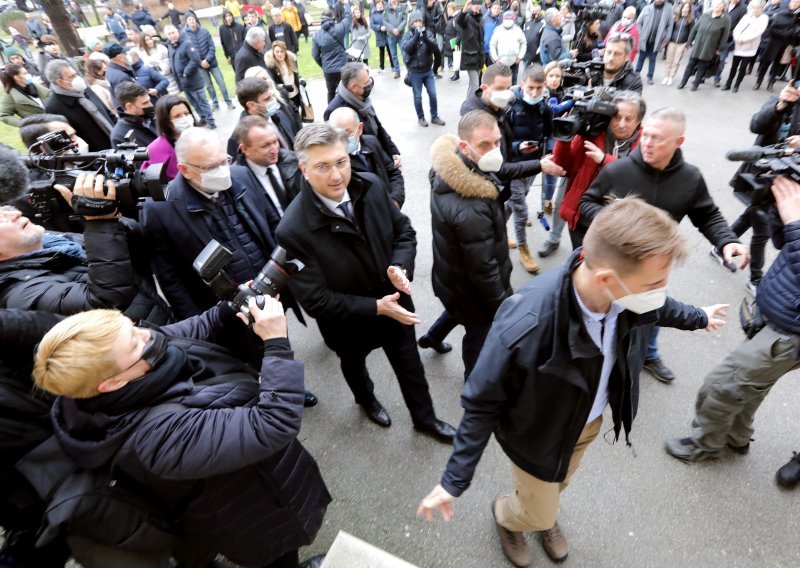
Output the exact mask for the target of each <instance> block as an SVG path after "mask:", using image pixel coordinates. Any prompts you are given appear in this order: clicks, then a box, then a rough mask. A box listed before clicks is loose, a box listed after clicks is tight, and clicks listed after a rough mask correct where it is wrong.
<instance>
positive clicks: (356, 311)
mask: <svg viewBox="0 0 800 568" xmlns="http://www.w3.org/2000/svg"><path fill="white" fill-rule="evenodd" d="M347 189H348V192H349V194H350V199H351V203H352V208H353V214H354V216H355V219H356V223H357V225H356V224H354V223H353V222H352V221H350V220H349V219H346V218H344V217H340V216H338V215H336V214H334V213H333V212H331V211H330V210H329V209H328V207H327V206H326V205H324V204H323V203H322V201H320V199H319V198H318V197H317V196H316V194H315V193H314V191H313V190H312V189H311V187H310V186H308V184H305V183H304V184H303V190H302V191H301V192H300V195H299V196H298V197H297V198H296V199H295V200H294V201H292V203H291V205H289V208H288V209H287V210H286V213H285V214H284V216H283V219H281V223H280V225H278V231H277V233H276V235H275V237H276V240H277V241H278V244H279V245H280V246H282V247H283V248H285V249H286V253H287V255H288V256H289V257H290V258H297V259H299V260H301V261H302V262H303V263H304V264H305V268H303V270H301V271H300V272H298V273H297V274H296V275H295V277H294V278H293V279H292V280H291V282H290V283H289V288H290V289H291V291H292V293H293V294H294V297H295V298H297V300H298V301H299V302H300V305H301V306H302V307H303V309H304V310H305V311H306V312H308V314H309V315H310V316H312V317H313V318H315V319H316V320H317V324H318V325H319V330H320V332H321V333H322V337H323V339H324V340H325V343H326V345H328V347H330V348H331V349H332V350H334V351H341V350H347V349H350V350H352V349H353V347H354V346H358V347H359V348H362V347H363V348H364V349H367V350H369V349H371V348H375V347H378V346H379V343H378V342H379V341H380V340H381V338H385V337H386V334H387V331H388V332H389V333H391V330H395V329H397V330H399V329H400V327H399V326H400V324H399V323H397V322H396V321H394V320H392V319H391V318H387V317H382V316H380V317H379V316H378V315H377V300H378V299H380V298H383V297H384V296H386V295H388V294H393V293H395V292H396V291H397V290H396V289H395V288H394V286H392V284H391V282H389V277H388V275H387V273H386V272H387V270H388V268H389V267H390V266H392V265H400V266H402V267H403V268H405V269H406V270H407V271H408V278H409V280H413V278H414V257H415V255H416V249H417V240H416V233H415V232H414V229H413V228H412V227H411V221H410V220H409V218H408V217H406V216H405V215H403V214H402V213H401V212H400V210H399V209H398V208H397V207H396V206H395V205H394V203H392V202H391V200H390V199H389V191H388V189H387V188H385V187H383V183H382V182H381V181H380V179H379V178H378V177H376V176H374V175H372V174H366V173H362V174H359V173H354V174H353V175H352V177H351V179H350V184H349V185H348V187H347ZM400 296H401V297H400V304H401V305H402V306H403V307H404V308H406V309H407V310H411V311H413V310H414V305H413V303H412V302H411V296H407V295H405V294H403V293H401V294H400Z"/></svg>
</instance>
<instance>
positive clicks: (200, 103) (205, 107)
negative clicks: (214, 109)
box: [183, 89, 214, 125]
mask: <svg viewBox="0 0 800 568" xmlns="http://www.w3.org/2000/svg"><path fill="white" fill-rule="evenodd" d="M183 92H184V93H186V98H188V99H189V103H190V104H191V105H192V106H193V107H194V110H196V111H197V114H199V115H200V120H202V121H203V122H205V123H206V124H209V125H211V124H214V115H213V114H212V113H211V105H210V104H208V99H207V98H206V94H205V93H204V92H203V89H197V90H196V91H191V90H188V89H186V90H184V91H183Z"/></svg>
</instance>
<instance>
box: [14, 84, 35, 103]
mask: <svg viewBox="0 0 800 568" xmlns="http://www.w3.org/2000/svg"><path fill="white" fill-rule="evenodd" d="M13 88H15V89H16V90H18V91H19V92H20V93H22V94H23V95H25V96H26V97H29V98H31V99H38V98H39V91H37V90H36V85H34V84H33V83H31V84H30V85H25V86H24V87H20V86H19V85H17V84H16V83H14V85H13ZM39 105H40V106H41V103H39Z"/></svg>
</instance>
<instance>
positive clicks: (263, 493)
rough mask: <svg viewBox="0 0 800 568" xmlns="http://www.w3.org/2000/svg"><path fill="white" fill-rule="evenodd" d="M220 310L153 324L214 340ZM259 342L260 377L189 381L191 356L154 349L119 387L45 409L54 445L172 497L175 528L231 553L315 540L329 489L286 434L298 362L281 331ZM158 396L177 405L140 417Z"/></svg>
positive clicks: (233, 556)
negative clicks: (148, 362)
mask: <svg viewBox="0 0 800 568" xmlns="http://www.w3.org/2000/svg"><path fill="white" fill-rule="evenodd" d="M223 312H227V314H230V310H226V309H225V308H223V307H222V306H220V307H215V308H214V309H212V310H209V311H208V312H206V313H204V314H202V315H200V316H197V317H195V318H191V319H189V320H185V321H182V322H179V323H177V324H173V325H170V326H165V327H164V328H162V331H163V332H164V333H165V335H167V336H168V337H169V338H181V339H179V342H180V343H179V345H181V346H182V345H184V344H185V343H186V342H187V340H197V342H207V341H212V342H213V341H214V340H215V335H218V334H219V332H221V330H222V327H223V323H224V322H223V320H224V319H225V316H223V315H221V314H222V313H223ZM230 317H231V316H230V315H227V318H228V319H229V318H230ZM172 341H175V340H174V339H173V340H172ZM264 347H265V349H264V357H263V361H262V364H261V367H260V370H261V375H260V381H259V382H257V378H258V374H257V373H256V372H252V373H251V374H250V377H249V378H250V380H240V381H238V382H236V383H223V384H218V385H212V386H196V385H195V382H194V381H193V376H194V375H195V373H196V368H195V366H194V365H193V364H192V360H191V358H190V357H188V356H187V354H186V353H185V351H184V350H183V349H181V348H180V347H179V346H176V345H170V347H169V348H168V349H167V353H166V357H165V359H164V361H162V362H161V363H160V364H159V365H158V366H156V367H155V368H154V369H153V370H152V371H151V372H150V373H148V375H145V376H144V378H142V379H140V380H139V381H136V382H135V383H132V384H131V385H128V386H126V387H124V388H123V389H121V390H119V391H116V392H114V393H106V394H101V395H98V396H96V397H93V398H90V399H83V400H71V399H66V398H64V397H59V398H57V399H56V402H55V403H54V405H53V411H52V418H53V424H54V429H55V432H56V437H57V439H58V442H59V445H60V446H61V447H62V449H63V450H64V452H65V453H66V454H67V455H68V456H69V457H71V458H72V459H73V460H74V461H75V462H76V463H78V464H79V465H80V466H82V467H87V468H90V467H97V466H99V465H102V464H104V463H107V462H109V461H110V460H111V459H112V458H114V459H115V465H116V467H118V468H119V469H120V470H122V471H124V472H125V473H126V474H128V475H129V476H130V477H132V478H133V479H135V480H136V481H138V482H139V483H140V484H142V485H145V486H146V487H148V488H149V489H151V490H152V491H153V492H154V493H155V494H156V495H157V496H159V497H160V498H161V499H163V500H165V501H166V502H167V503H169V504H170V505H172V506H173V507H180V508H181V509H183V510H182V514H181V515H180V520H181V527H182V536H183V538H184V540H185V541H186V542H187V544H188V545H189V546H192V547H193V548H195V547H196V548H197V549H199V550H207V551H211V552H219V553H222V554H224V555H225V556H226V557H227V558H228V559H230V560H231V561H233V562H236V563H237V564H243V565H247V566H264V565H266V564H269V563H270V562H272V561H273V560H275V559H276V558H277V557H279V556H281V555H283V554H285V553H287V552H289V551H291V550H295V549H297V548H298V547H300V546H304V545H307V544H310V543H311V542H312V541H313V540H314V536H315V535H316V533H317V531H318V530H319V527H320V525H321V524H322V518H323V516H324V514H325V508H326V506H327V504H328V503H329V502H330V495H329V494H328V491H327V489H326V487H325V484H324V482H323V480H322V477H321V475H320V472H319V469H318V467H317V464H316V463H315V462H314V459H313V458H312V457H311V455H310V454H309V453H308V452H307V451H306V450H305V449H304V448H303V446H302V445H301V444H300V442H298V441H297V434H298V432H299V430H300V423H301V420H302V416H303V392H304V385H303V364H302V363H301V362H299V361H294V360H293V353H292V351H291V348H290V346H289V342H288V340H286V339H272V340H269V341H267V342H265V345H264ZM229 358H230V359H231V365H232V366H236V364H237V363H238V361H236V360H235V359H234V357H233V356H232V355H231V356H230V357H229ZM238 366H241V364H240V363H239V365H238ZM242 374H244V373H242ZM245 376H246V375H245ZM156 381H158V382H157V383H156ZM167 403H172V404H180V405H181V406H183V407H185V408H180V407H176V408H174V409H172V410H170V411H168V412H166V413H163V414H160V415H158V416H157V417H155V418H151V419H149V420H147V421H145V420H144V419H145V417H146V416H147V414H148V413H149V412H150V409H152V408H153V407H155V406H158V405H162V404H167ZM90 424H91V426H89V425H90Z"/></svg>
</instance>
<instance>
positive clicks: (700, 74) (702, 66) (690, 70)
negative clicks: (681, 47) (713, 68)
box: [679, 57, 709, 87]
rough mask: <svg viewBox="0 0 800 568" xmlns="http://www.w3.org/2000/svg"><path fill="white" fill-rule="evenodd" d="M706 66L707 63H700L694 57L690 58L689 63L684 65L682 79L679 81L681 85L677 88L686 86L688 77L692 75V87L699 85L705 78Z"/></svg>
mask: <svg viewBox="0 0 800 568" xmlns="http://www.w3.org/2000/svg"><path fill="white" fill-rule="evenodd" d="M708 64H709V62H708V61H702V60H700V59H697V58H695V57H690V58H689V63H687V64H686V71H684V72H683V79H681V84H680V85H679V86H680V87H684V86H686V83H688V82H689V77H691V76H692V75H693V74H694V83H692V87H698V86H699V85H700V81H702V80H703V78H704V77H705V76H706V69H708Z"/></svg>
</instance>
